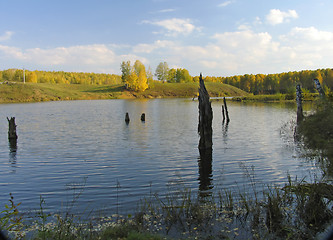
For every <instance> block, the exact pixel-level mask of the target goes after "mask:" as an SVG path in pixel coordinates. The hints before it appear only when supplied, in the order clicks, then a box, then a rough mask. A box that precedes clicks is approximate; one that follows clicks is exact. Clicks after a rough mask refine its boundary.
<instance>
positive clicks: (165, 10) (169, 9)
mask: <svg viewBox="0 0 333 240" xmlns="http://www.w3.org/2000/svg"><path fill="white" fill-rule="evenodd" d="M174 11H176V9H173V8H167V9H162V10H159V11H157V13H168V12H174Z"/></svg>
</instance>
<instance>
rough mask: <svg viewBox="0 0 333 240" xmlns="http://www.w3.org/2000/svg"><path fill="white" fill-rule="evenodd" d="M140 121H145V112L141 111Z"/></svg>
mask: <svg viewBox="0 0 333 240" xmlns="http://www.w3.org/2000/svg"><path fill="white" fill-rule="evenodd" d="M141 121H142V122H145V121H146V114H145V113H142V114H141Z"/></svg>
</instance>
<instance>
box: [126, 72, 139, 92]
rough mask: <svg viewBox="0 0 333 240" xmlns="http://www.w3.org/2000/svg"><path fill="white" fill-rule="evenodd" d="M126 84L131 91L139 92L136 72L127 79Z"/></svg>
mask: <svg viewBox="0 0 333 240" xmlns="http://www.w3.org/2000/svg"><path fill="white" fill-rule="evenodd" d="M126 84H127V86H128V88H129V89H132V90H134V91H137V88H138V76H137V75H136V73H135V71H133V70H132V71H131V74H130V75H129V76H127V78H126Z"/></svg>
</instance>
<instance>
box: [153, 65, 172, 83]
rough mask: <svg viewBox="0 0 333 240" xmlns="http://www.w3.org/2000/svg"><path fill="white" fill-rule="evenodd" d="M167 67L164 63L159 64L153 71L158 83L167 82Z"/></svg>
mask: <svg viewBox="0 0 333 240" xmlns="http://www.w3.org/2000/svg"><path fill="white" fill-rule="evenodd" d="M168 73H169V66H168V64H167V63H166V62H160V63H159V64H158V66H157V68H156V70H155V76H156V77H157V79H158V80H159V81H162V82H166V81H167V80H168Z"/></svg>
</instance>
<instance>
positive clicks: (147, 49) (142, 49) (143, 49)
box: [133, 40, 174, 53]
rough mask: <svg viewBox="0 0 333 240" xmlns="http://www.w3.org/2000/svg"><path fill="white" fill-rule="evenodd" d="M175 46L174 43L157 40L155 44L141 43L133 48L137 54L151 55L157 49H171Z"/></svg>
mask: <svg viewBox="0 0 333 240" xmlns="http://www.w3.org/2000/svg"><path fill="white" fill-rule="evenodd" d="M173 45H174V43H173V42H172V41H167V40H157V41H155V42H154V43H153V44H146V43H141V44H138V45H136V46H134V47H133V51H134V52H135V53H151V52H153V51H154V50H155V49H161V48H167V47H168V48H170V47H172V46H173Z"/></svg>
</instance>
